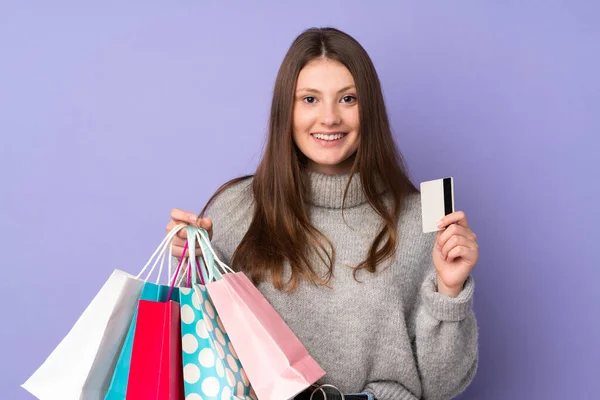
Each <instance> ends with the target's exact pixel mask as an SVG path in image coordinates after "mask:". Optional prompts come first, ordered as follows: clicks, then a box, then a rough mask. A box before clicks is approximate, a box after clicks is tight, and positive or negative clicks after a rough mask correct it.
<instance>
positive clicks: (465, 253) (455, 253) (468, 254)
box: [446, 246, 475, 262]
mask: <svg viewBox="0 0 600 400" xmlns="http://www.w3.org/2000/svg"><path fill="white" fill-rule="evenodd" d="M474 254H475V250H473V249H471V248H469V247H465V246H457V247H455V248H453V249H452V250H450V252H449V253H448V256H447V257H446V261H454V260H456V259H457V258H459V257H460V258H462V259H463V260H465V261H467V262H471V261H472V260H473V259H474Z"/></svg>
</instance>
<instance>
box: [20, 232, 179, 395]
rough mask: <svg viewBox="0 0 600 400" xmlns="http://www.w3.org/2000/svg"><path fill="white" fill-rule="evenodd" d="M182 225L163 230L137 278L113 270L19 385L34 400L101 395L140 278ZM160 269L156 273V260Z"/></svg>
mask: <svg viewBox="0 0 600 400" xmlns="http://www.w3.org/2000/svg"><path fill="white" fill-rule="evenodd" d="M184 227H185V225H184V224H180V225H178V226H176V227H175V228H174V229H173V230H172V231H171V232H169V234H167V236H166V237H165V238H164V239H163V241H162V242H161V244H160V245H159V247H158V248H157V249H156V251H155V252H154V254H152V256H151V257H150V260H149V261H148V263H147V264H146V265H145V266H144V267H143V268H142V270H141V271H140V273H139V274H138V275H137V276H133V275H130V274H128V273H126V272H123V271H120V270H115V271H113V273H112V274H111V276H110V277H109V278H108V280H107V281H106V283H105V284H104V285H103V286H102V288H101V289H100V291H99V292H98V293H97V294H96V296H95V297H94V298H93V299H92V301H91V302H90V304H89V305H88V306H87V307H86V309H85V310H84V312H83V313H82V314H81V316H80V317H79V318H78V320H77V321H76V322H75V324H74V325H73V327H72V328H71V330H70V331H69V332H68V333H67V335H66V336H65V337H64V338H63V340H62V341H61V342H60V343H59V344H58V346H57V347H56V348H55V349H54V350H53V351H52V353H51V354H50V355H49V356H48V358H47V359H46V360H45V361H44V363H43V364H42V365H41V366H40V367H39V368H38V369H37V370H36V371H35V372H34V373H33V375H31V377H30V378H29V379H27V381H26V382H25V383H23V384H22V387H23V388H24V389H25V390H27V391H28V392H30V393H31V394H33V395H34V396H35V397H37V398H38V399H40V400H103V399H104V397H105V394H106V392H107V388H108V386H109V384H110V381H111V379H112V376H113V372H114V367H115V364H116V362H117V358H118V357H119V354H120V352H121V347H122V345H123V342H124V339H125V337H126V335H127V332H128V329H129V327H130V325H131V321H132V318H133V314H134V313H135V310H136V307H137V303H138V300H139V297H140V294H141V291H142V287H143V285H144V280H142V279H141V278H140V277H141V275H142V274H143V273H144V272H145V271H146V269H147V268H148V267H149V266H150V264H152V262H154V265H152V268H151V269H150V271H149V272H148V276H150V275H151V274H152V272H153V271H154V270H155V268H156V266H157V263H158V261H160V260H161V256H162V261H163V262H164V259H165V254H166V248H167V244H168V243H169V242H170V241H171V239H172V238H173V237H174V235H175V234H177V232H178V231H179V230H181V229H183V228H184ZM157 255H158V256H159V257H158V258H157ZM160 268H161V272H162V268H163V265H162V263H161V265H160ZM159 276H160V272H159ZM147 279H148V278H147V277H146V280H147Z"/></svg>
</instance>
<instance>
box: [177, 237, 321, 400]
mask: <svg viewBox="0 0 600 400" xmlns="http://www.w3.org/2000/svg"><path fill="white" fill-rule="evenodd" d="M196 240H197V241H198V242H199V243H200V247H201V248H202V257H203V258H204V262H205V266H206V270H205V272H206V273H205V274H204V277H205V280H204V281H205V283H206V291H204V290H202V289H204V288H202V289H198V290H195V292H198V295H199V296H198V300H199V301H200V302H201V304H200V305H201V306H202V304H204V303H202V301H203V299H210V302H209V303H206V304H211V305H212V306H214V308H215V310H209V309H207V310H206V311H205V313H207V314H208V315H209V316H210V315H211V314H213V313H214V314H215V315H216V313H218V315H219V318H218V319H217V318H216V316H215V318H214V319H213V318H206V319H205V324H206V325H207V326H208V328H209V330H210V328H213V330H212V331H211V332H213V333H214V336H215V337H216V339H217V340H216V343H215V347H216V348H217V352H218V351H219V350H218V349H219V347H218V346H217V344H218V345H219V346H220V345H221V343H220V342H219V338H218V334H217V332H221V333H222V332H223V331H226V332H227V334H228V339H229V340H230V341H231V344H232V346H233V348H234V349H235V352H232V353H233V354H232V358H229V357H228V355H225V357H224V360H225V361H226V362H225V363H224V364H225V365H224V366H225V367H227V366H230V367H231V365H235V364H237V358H236V357H235V354H236V353H237V355H238V357H239V361H240V362H241V365H243V367H244V372H245V373H246V375H247V377H248V380H249V381H250V384H251V385H252V388H253V389H254V391H255V392H256V395H257V398H258V399H259V400H284V399H290V398H292V397H294V396H295V395H297V394H298V393H300V392H302V391H304V390H305V389H307V388H308V387H310V386H311V385H312V384H314V383H315V382H316V381H317V380H319V379H320V378H321V377H323V376H324V375H325V371H323V369H322V368H321V367H320V366H319V364H317V362H316V361H315V360H314V359H313V358H312V357H311V356H310V355H309V354H308V352H307V350H306V348H305V347H304V345H303V344H302V343H301V342H300V340H299V339H298V338H297V337H296V335H294V333H293V332H292V330H291V329H290V328H289V327H288V326H287V324H286V323H285V322H284V321H283V319H282V318H281V316H280V315H279V314H278V313H277V311H275V309H274V308H273V307H272V306H271V304H269V302H268V301H267V299H265V297H264V296H263V295H262V294H261V293H260V291H259V290H258V289H257V288H256V287H255V286H254V285H253V284H252V282H251V281H250V280H249V279H248V277H247V276H246V275H245V274H244V273H243V272H238V273H235V272H234V271H233V270H232V269H231V268H229V267H228V266H227V265H225V264H224V263H223V262H222V261H221V260H219V258H218V256H217V254H216V253H215V252H214V250H213V248H212V246H211V243H210V240H209V238H208V232H206V231H205V230H204V229H201V228H195V227H188V243H190V253H191V257H190V258H191V259H192V260H194V259H195V254H194V252H195V241H196ZM192 270H193V269H192ZM201 270H202V269H201ZM203 273H204V271H203ZM215 311H216V312H215ZM182 312H183V310H182ZM187 312H189V310H188V311H187ZM190 317H191V316H190ZM190 319H191V318H190ZM188 320H189V319H188ZM209 324H210V325H209ZM217 328H219V331H216V329H217ZM201 333H204V331H201ZM209 336H210V335H209ZM225 343H226V344H227V345H228V347H229V342H228V341H226V342H225ZM191 345H192V347H193V343H192V344H191ZM220 347H221V349H222V350H225V348H224V347H223V346H220ZM219 358H221V359H223V358H222V357H220V355H219ZM230 361H231V363H230ZM195 372H196V371H195V370H194V373H195ZM232 372H233V371H232ZM185 375H186V374H185V370H184V376H185ZM196 377H197V375H195V376H194V378H196ZM243 378H244V377H243V376H242V379H243ZM199 379H201V377H199ZM236 389H243V388H242V387H239V383H238V388H236ZM232 398H233V397H232ZM192 399H193V398H192ZM186 400H187V399H186Z"/></svg>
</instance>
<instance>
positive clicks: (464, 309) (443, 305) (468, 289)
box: [412, 269, 478, 400]
mask: <svg viewBox="0 0 600 400" xmlns="http://www.w3.org/2000/svg"><path fill="white" fill-rule="evenodd" d="M474 289H475V283H474V280H473V277H472V276H469V278H468V279H467V281H466V282H465V286H464V288H463V290H462V292H461V293H460V294H459V295H458V296H457V297H454V298H452V297H449V296H445V295H443V294H441V293H438V291H437V279H436V273H435V269H433V271H430V272H428V273H427V275H426V277H425V279H424V281H423V282H422V285H421V287H420V291H419V294H418V299H417V304H416V306H415V309H414V310H413V315H412V318H413V321H412V326H413V332H412V335H413V338H412V340H413V350H414V353H415V356H416V361H417V366H418V370H419V376H420V379H421V385H422V399H424V400H445V399H451V398H453V397H454V396H457V395H458V394H459V393H461V392H462V391H464V390H465V389H466V387H467V386H468V385H469V383H470V382H471V381H472V379H473V377H474V376H475V372H476V370H477V364H478V344H477V341H478V332H477V322H476V319H475V315H474V314H473V310H472V302H473V292H474Z"/></svg>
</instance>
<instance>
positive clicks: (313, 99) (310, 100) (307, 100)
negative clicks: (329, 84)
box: [302, 96, 317, 104]
mask: <svg viewBox="0 0 600 400" xmlns="http://www.w3.org/2000/svg"><path fill="white" fill-rule="evenodd" d="M302 100H304V102H305V103H308V104H313V103H314V102H315V101H317V99H315V98H314V97H313V96H306V97H305V98H303V99H302Z"/></svg>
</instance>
